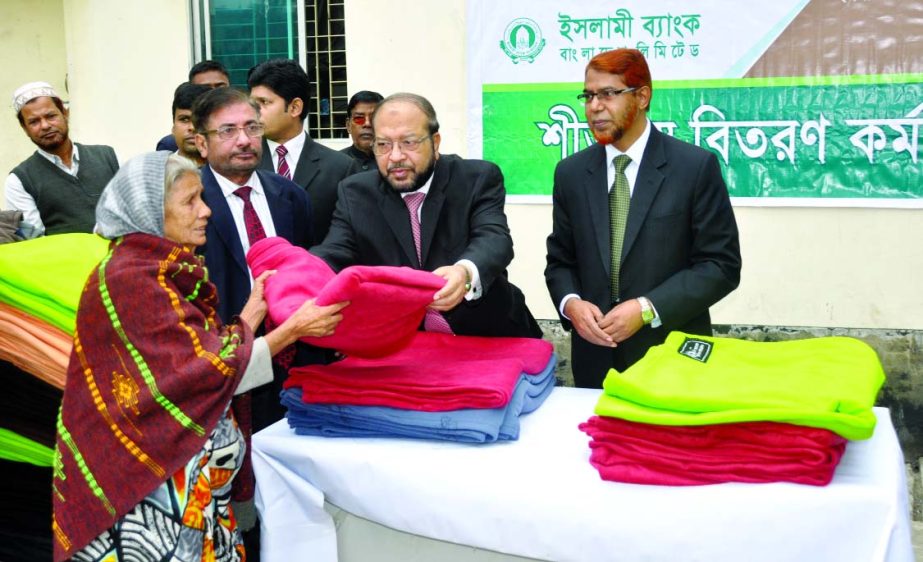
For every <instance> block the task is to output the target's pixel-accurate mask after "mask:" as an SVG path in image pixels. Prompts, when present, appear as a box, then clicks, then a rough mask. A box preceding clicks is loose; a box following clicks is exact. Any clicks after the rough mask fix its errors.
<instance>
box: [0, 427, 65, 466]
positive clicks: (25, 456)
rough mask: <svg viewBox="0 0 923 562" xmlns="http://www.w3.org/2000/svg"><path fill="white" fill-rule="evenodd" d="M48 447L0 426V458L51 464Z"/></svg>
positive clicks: (50, 453)
mask: <svg viewBox="0 0 923 562" xmlns="http://www.w3.org/2000/svg"><path fill="white" fill-rule="evenodd" d="M51 455H52V451H51V448H50V447H47V446H45V445H42V444H41V443H36V442H35V441H33V440H31V439H29V438H28V437H23V436H22V435H20V434H18V433H16V432H13V431H10V430H8V429H4V428H2V427H0V459H5V460H10V461H16V462H27V463H30V464H34V465H35V466H51Z"/></svg>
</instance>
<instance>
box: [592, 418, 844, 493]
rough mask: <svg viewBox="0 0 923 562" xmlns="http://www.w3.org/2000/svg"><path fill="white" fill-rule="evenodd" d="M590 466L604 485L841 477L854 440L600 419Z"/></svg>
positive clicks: (765, 427) (804, 430) (801, 430)
mask: <svg viewBox="0 0 923 562" xmlns="http://www.w3.org/2000/svg"><path fill="white" fill-rule="evenodd" d="M580 429H581V430H582V431H584V432H585V433H587V434H588V435H590V437H592V441H590V449H592V452H591V453H590V464H592V465H593V466H594V467H596V469H597V470H598V471H599V475H600V476H601V477H602V479H603V480H611V481H615V482H630V483H634V484H658V485H664V486H691V485H700V484H719V483H722V482H755V483H765V482H794V483H798V484H811V485H814V486H824V485H826V484H828V483H829V482H830V480H832V479H833V473H834V471H835V470H836V467H837V464H838V463H839V462H840V458H841V457H842V456H843V452H844V451H845V449H846V440H845V439H843V438H842V437H840V436H839V435H837V434H835V433H833V432H831V431H828V430H826V429H818V428H813V427H805V426H799V425H792V424H787V423H778V422H745V423H728V424H718V425H703V426H662V425H651V424H645V423H638V422H631V421H627V420H622V419H618V418H609V417H601V416H593V417H591V418H590V419H589V420H587V421H586V422H585V423H582V424H580Z"/></svg>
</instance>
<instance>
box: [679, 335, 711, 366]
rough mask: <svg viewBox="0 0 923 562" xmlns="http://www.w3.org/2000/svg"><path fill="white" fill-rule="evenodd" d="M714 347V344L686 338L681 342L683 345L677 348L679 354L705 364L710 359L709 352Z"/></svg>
mask: <svg viewBox="0 0 923 562" xmlns="http://www.w3.org/2000/svg"><path fill="white" fill-rule="evenodd" d="M714 345H715V344H713V343H712V342H710V341H705V340H697V339H694V338H686V340H685V341H683V345H681V346H679V353H680V355H685V356H686V357H689V358H690V359H695V360H696V361H701V362H702V363H707V362H708V358H709V357H711V350H712V347H714Z"/></svg>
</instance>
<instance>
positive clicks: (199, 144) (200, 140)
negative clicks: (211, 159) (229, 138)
mask: <svg viewBox="0 0 923 562" xmlns="http://www.w3.org/2000/svg"><path fill="white" fill-rule="evenodd" d="M195 147H196V149H197V150H198V151H199V155H200V156H201V157H202V158H205V159H206V160H207V159H208V143H207V142H206V140H205V135H203V134H202V133H196V134H195Z"/></svg>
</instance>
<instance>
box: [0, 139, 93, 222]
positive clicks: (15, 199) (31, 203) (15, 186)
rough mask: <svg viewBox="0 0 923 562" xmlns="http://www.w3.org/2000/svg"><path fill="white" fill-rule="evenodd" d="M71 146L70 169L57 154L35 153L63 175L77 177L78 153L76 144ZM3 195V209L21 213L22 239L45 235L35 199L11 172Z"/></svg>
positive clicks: (78, 166) (40, 150) (40, 151)
mask: <svg viewBox="0 0 923 562" xmlns="http://www.w3.org/2000/svg"><path fill="white" fill-rule="evenodd" d="M73 146H74V151H73V154H72V155H71V165H70V167H68V166H67V164H65V163H64V160H61V158H59V157H58V155H57V154H52V153H50V152H45V151H44V150H42V149H41V148H38V149H36V152H38V153H39V155H40V156H42V157H43V158H45V159H46V160H48V161H49V162H51V163H52V164H54V165H55V166H57V167H58V169H60V170H61V171H62V172H64V173H65V174H70V175H72V176H74V177H77V170H79V169H80V153H79V151H78V150H77V144H76V143H74V145H73ZM4 194H5V198H6V202H5V203H4V209H7V210H17V211H22V222H21V225H20V228H21V229H22V233H23V237H24V238H37V237H39V236H42V235H43V234H45V223H43V222H42V216H41V214H40V213H39V211H38V207H37V206H36V204H35V199H33V198H32V196H31V195H29V192H27V191H26V188H25V187H23V185H22V180H20V179H19V177H18V176H17V175H16V174H14V173H12V172H10V175H8V176H7V177H6V185H5V186H4Z"/></svg>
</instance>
